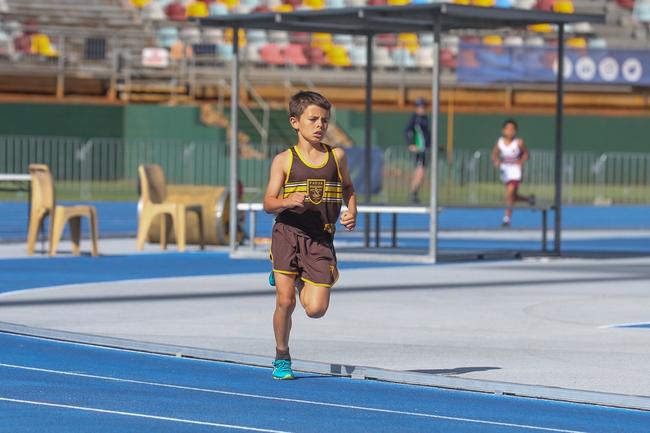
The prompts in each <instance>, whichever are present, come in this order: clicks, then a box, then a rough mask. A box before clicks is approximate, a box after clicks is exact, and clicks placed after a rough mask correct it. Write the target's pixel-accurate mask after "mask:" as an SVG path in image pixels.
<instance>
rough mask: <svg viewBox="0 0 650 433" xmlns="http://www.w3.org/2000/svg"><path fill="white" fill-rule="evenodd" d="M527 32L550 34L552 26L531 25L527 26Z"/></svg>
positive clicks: (546, 24)
mask: <svg viewBox="0 0 650 433" xmlns="http://www.w3.org/2000/svg"><path fill="white" fill-rule="evenodd" d="M528 30H530V31H531V32H535V33H552V32H553V26H552V25H550V24H548V23H544V24H533V25H530V26H528Z"/></svg>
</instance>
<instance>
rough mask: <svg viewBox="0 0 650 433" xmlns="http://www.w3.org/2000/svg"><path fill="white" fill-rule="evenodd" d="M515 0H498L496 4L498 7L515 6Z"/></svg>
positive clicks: (508, 7)
mask: <svg viewBox="0 0 650 433" xmlns="http://www.w3.org/2000/svg"><path fill="white" fill-rule="evenodd" d="M514 3H515V2H514V0H496V1H495V2H494V6H495V7H497V8H504V9H510V8H512V7H514Z"/></svg>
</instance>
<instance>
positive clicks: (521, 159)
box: [492, 119, 535, 227]
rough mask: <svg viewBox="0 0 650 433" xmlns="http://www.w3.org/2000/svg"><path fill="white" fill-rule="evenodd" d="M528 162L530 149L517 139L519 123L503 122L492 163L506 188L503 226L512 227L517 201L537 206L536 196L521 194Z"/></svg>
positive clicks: (509, 120)
mask: <svg viewBox="0 0 650 433" xmlns="http://www.w3.org/2000/svg"><path fill="white" fill-rule="evenodd" d="M526 161H528V149H526V146H525V145H524V140H522V139H521V138H518V137H517V122H515V121H514V120H512V119H508V120H506V121H505V122H503V129H502V130H501V137H500V138H499V139H498V140H497V142H496V144H495V145H494V148H493V149H492V163H493V164H494V167H495V168H497V169H499V171H500V173H501V181H502V182H503V184H504V185H505V187H506V210H505V214H504V216H503V221H502V223H501V225H502V226H503V227H510V220H511V218H512V208H513V206H514V204H515V202H517V201H526V202H528V204H529V205H531V206H535V196H534V195H528V196H523V195H520V194H519V185H520V184H521V179H522V174H523V169H524V164H526Z"/></svg>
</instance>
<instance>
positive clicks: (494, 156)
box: [492, 143, 501, 168]
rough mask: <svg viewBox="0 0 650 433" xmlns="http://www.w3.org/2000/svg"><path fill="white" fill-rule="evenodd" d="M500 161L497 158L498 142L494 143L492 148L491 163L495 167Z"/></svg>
mask: <svg viewBox="0 0 650 433" xmlns="http://www.w3.org/2000/svg"><path fill="white" fill-rule="evenodd" d="M500 162H501V161H500V160H499V144H498V143H495V144H494V147H493V148H492V165H494V166H495V167H496V168H499V163H500Z"/></svg>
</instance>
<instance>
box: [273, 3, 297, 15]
mask: <svg viewBox="0 0 650 433" xmlns="http://www.w3.org/2000/svg"><path fill="white" fill-rule="evenodd" d="M272 10H273V12H280V13H287V12H293V6H292V5H290V4H288V3H282V4H279V5H277V6H275V7H273V9H272Z"/></svg>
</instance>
